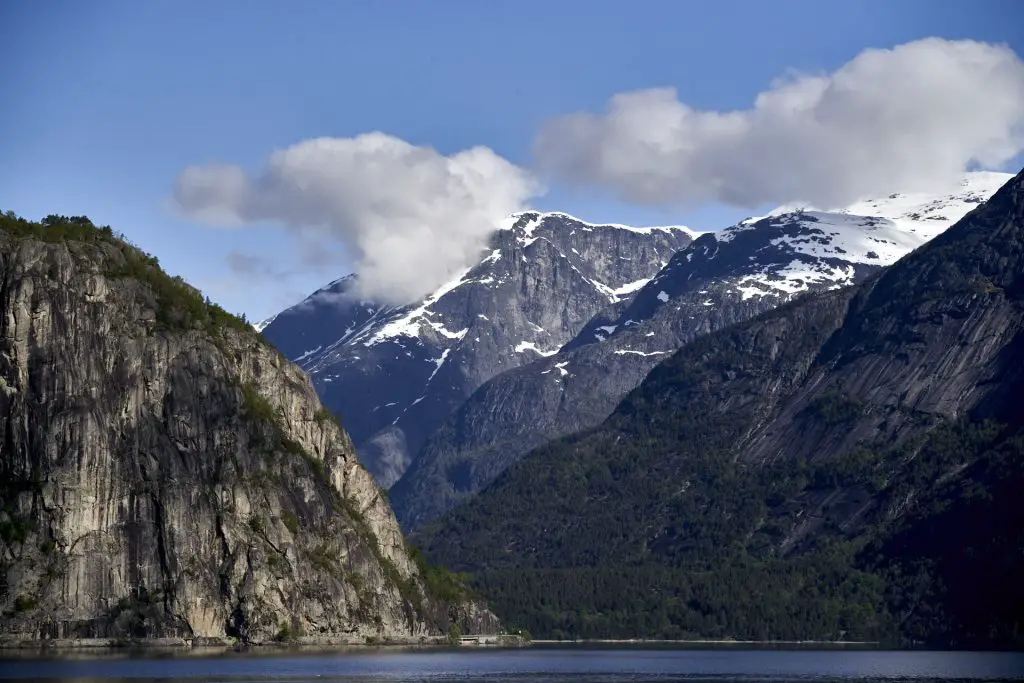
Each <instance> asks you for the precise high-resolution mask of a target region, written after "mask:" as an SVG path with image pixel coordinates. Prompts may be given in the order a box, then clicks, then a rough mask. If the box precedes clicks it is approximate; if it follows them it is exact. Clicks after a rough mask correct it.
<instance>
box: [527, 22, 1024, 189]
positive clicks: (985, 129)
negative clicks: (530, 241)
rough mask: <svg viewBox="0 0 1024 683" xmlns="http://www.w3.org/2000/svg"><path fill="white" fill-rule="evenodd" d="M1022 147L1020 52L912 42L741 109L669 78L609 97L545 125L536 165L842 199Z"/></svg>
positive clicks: (605, 180)
mask: <svg viewBox="0 0 1024 683" xmlns="http://www.w3.org/2000/svg"><path fill="white" fill-rule="evenodd" d="M1022 149H1024V62H1022V61H1021V60H1020V58H1019V57H1018V56H1017V55H1016V54H1014V52H1013V51H1012V50H1010V49H1009V48H1008V47H1005V46H994V45H989V44H985V43H979V42H973V41H955V42H953V41H946V40H940V39H937V38H929V39H925V40H919V41H915V42H912V43H907V44H904V45H900V46H898V47H896V48H894V49H891V50H865V51H864V52H861V53H860V54H859V55H857V56H856V57H855V58H854V59H853V60H851V61H850V62H848V63H846V64H845V65H843V66H842V67H841V68H839V69H838V70H837V71H835V72H834V73H832V74H828V75H817V76H814V75H791V76H789V77H787V78H785V79H782V80H779V81H777V82H775V83H773V84H772V85H771V87H770V89H769V90H767V91H765V92H763V93H761V94H760V95H758V96H757V98H756V100H755V102H754V105H753V107H752V108H750V109H746V110H742V111H729V112H718V111H698V110H695V109H693V108H691V107H689V106H687V105H686V104H685V103H682V102H680V101H679V100H678V99H677V97H676V93H675V91H674V90H673V89H671V88H661V89H651V90H639V91H635V92H627V93H622V94H619V95H616V96H614V97H613V98H612V99H611V100H610V101H609V102H608V105H607V110H606V112H605V113H603V114H592V113H576V114H571V115H568V116H564V117H560V118H558V119H555V120H552V121H550V122H549V123H547V124H546V125H545V126H544V128H543V129H542V130H541V132H540V133H539V135H538V136H537V138H536V141H535V146H534V154H535V156H536V158H537V160H538V162H539V166H540V168H541V169H543V170H544V171H546V172H548V173H549V174H550V175H552V176H553V177H555V178H557V179H561V180H565V181H569V182H573V183H577V184H581V185H591V186H596V187H601V188H606V189H611V190H612V191H614V192H615V193H616V194H617V195H618V196H619V197H620V198H622V199H624V200H626V201H629V202H633V203H638V204H650V205H659V204H662V205H686V204H689V205H695V204H698V203H701V202H706V201H719V202H726V203H729V204H732V205H736V206H740V207H744V208H753V207H757V206H760V205H764V204H769V203H783V202H797V201H799V202H805V203H808V204H811V205H816V206H842V205H845V204H848V203H851V202H853V201H855V200H857V199H860V198H862V197H864V196H868V195H873V194H878V193H881V192H891V191H894V190H895V191H901V192H913V191H918V190H922V191H923V190H934V189H935V188H936V187H937V186H940V185H942V184H943V183H946V182H950V181H951V180H952V179H953V178H954V177H955V176H957V175H958V174H959V173H961V172H962V171H964V170H965V169H966V167H968V166H969V165H973V164H978V165H981V166H983V167H989V168H993V167H998V166H1000V165H1002V164H1005V163H1007V162H1008V161H1010V160H1011V159H1013V157H1014V156H1015V155H1017V154H1018V153H1019V152H1021V150H1022Z"/></svg>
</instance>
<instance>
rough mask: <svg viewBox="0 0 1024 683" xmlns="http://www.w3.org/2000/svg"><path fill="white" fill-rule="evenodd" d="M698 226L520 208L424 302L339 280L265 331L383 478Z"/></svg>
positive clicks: (628, 290) (549, 350) (626, 291)
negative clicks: (393, 300) (363, 297)
mask: <svg viewBox="0 0 1024 683" xmlns="http://www.w3.org/2000/svg"><path fill="white" fill-rule="evenodd" d="M693 235H694V233H692V232H690V231H689V230H687V229H686V228H678V227H669V228H632V227H628V226H621V225H593V224H590V223H585V222H583V221H581V220H579V219H577V218H573V217H572V216H568V215H566V214H560V213H544V214H542V213H536V212H527V213H522V214H517V215H515V216H513V217H512V218H511V219H510V220H509V222H508V224H507V225H506V226H504V227H503V228H502V229H501V230H498V231H497V232H495V233H494V235H493V236H492V237H491V240H490V245H489V247H488V249H487V250H486V252H485V255H484V256H483V258H482V259H481V260H480V261H479V262H478V263H477V264H475V265H474V266H472V267H471V268H468V269H466V270H465V271H464V272H461V273H458V274H457V275H456V276H455V277H454V278H452V280H451V281H450V282H448V283H446V284H445V285H443V286H442V287H440V288H439V289H437V290H436V291H434V292H433V293H431V294H430V295H429V296H427V297H426V298H424V299H423V300H422V301H419V302H416V303H414V304H410V305H408V306H401V307H387V306H381V305H379V304H375V303H372V302H364V301H360V300H358V297H356V296H354V294H353V292H354V289H355V288H354V285H355V284H356V280H355V276H349V277H347V278H342V279H341V280H338V281H336V282H334V283H332V284H331V285H329V286H328V287H326V288H325V289H323V290H320V291H318V292H316V293H314V294H313V295H311V296H310V297H309V298H308V299H307V300H306V301H304V302H302V303H300V304H299V305H297V306H295V307H292V308H290V309H288V310H286V311H284V312H282V313H280V314H279V315H277V316H276V317H275V318H274V319H273V321H272V322H270V323H269V324H268V325H267V326H266V327H265V328H264V329H263V334H264V336H265V337H266V338H267V339H268V340H269V341H271V342H272V343H273V344H274V345H275V346H276V347H277V348H278V349H280V350H281V351H282V352H283V353H284V354H285V355H286V356H287V357H288V358H290V359H292V360H293V361H295V362H296V363H298V364H299V365H300V366H301V367H302V368H303V369H304V370H305V371H306V372H307V373H309V375H310V377H311V378H312V380H313V384H314V386H315V387H316V389H317V391H318V392H319V394H320V397H321V400H323V401H324V403H325V405H327V406H328V407H329V408H330V409H331V410H332V411H334V412H335V413H336V414H338V415H340V416H342V418H343V419H344V421H345V425H346V427H347V428H348V430H349V432H350V433H351V434H352V437H353V439H354V440H355V443H356V449H357V451H358V453H359V457H360V460H361V461H362V462H363V463H364V464H365V465H366V466H367V468H369V470H370V471H371V472H372V473H373V475H374V476H375V477H376V479H377V481H378V483H379V484H380V485H381V486H384V487H388V486H390V485H391V484H392V483H393V482H394V481H395V480H397V478H398V477H399V476H401V474H402V473H403V472H404V471H405V468H406V467H407V466H408V464H409V461H410V460H411V458H412V455H414V454H415V453H416V452H417V451H418V450H419V448H420V446H421V445H422V442H423V440H424V439H425V438H426V437H427V435H428V434H430V433H431V432H432V431H434V429H435V428H436V427H437V426H438V425H439V424H440V423H441V422H442V421H443V420H444V419H445V418H447V417H448V415H449V414H450V413H451V412H452V411H453V410H454V409H455V408H457V407H458V406H459V405H460V404H461V403H462V402H463V401H464V400H465V399H466V398H467V397H468V396H469V395H470V394H471V393H472V392H473V390H475V389H476V388H477V387H479V386H480V385H481V384H483V383H484V382H485V381H487V380H488V379H490V378H491V377H493V376H494V375H496V374H498V373H500V372H502V371H504V370H508V369H511V368H514V367H517V366H519V365H523V364H525V363H529V362H530V361H532V360H535V359H537V358H542V357H544V356H547V355H551V354H554V353H556V352H557V351H558V349H559V348H560V347H561V346H562V345H563V344H565V343H566V342H567V341H569V340H570V339H572V338H573V337H574V336H575V335H576V334H577V333H579V331H580V330H581V329H582V327H583V325H584V324H585V323H586V322H587V321H588V320H590V319H591V318H592V317H593V316H594V314H596V313H597V312H598V311H600V310H602V309H603V308H605V307H607V306H609V305H612V304H615V303H617V302H620V301H621V300H623V299H624V298H626V297H628V296H630V295H631V294H632V293H633V292H635V291H636V290H637V289H639V288H640V287H642V286H643V285H644V284H645V283H646V282H647V281H648V280H650V278H651V277H653V276H654V275H655V274H656V273H657V271H658V269H659V268H661V266H663V265H664V264H665V263H667V262H668V260H669V259H670V258H671V256H672V254H674V253H675V252H676V251H678V250H679V249H681V248H683V247H685V246H686V245H688V244H689V243H690V242H691V240H692V239H693Z"/></svg>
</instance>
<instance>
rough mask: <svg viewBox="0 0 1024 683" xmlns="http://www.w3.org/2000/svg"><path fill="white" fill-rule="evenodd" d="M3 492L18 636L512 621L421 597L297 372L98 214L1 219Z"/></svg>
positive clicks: (0, 592)
mask: <svg viewBox="0 0 1024 683" xmlns="http://www.w3.org/2000/svg"><path fill="white" fill-rule="evenodd" d="M0 504H2V510H0V610H2V612H3V615H4V616H3V619H2V621H0V623H2V631H3V635H4V636H5V637H6V638H7V639H12V638H13V639H19V638H23V639H28V640H38V639H46V638H88V637H102V638H111V637H177V638H186V639H194V638H200V639H201V638H236V639H240V640H242V641H247V642H264V641H270V640H275V639H278V640H291V639H294V638H301V639H304V640H306V641H309V642H318V641H339V640H341V641H354V642H363V641H365V639H367V638H418V637H420V636H430V635H439V634H443V633H446V632H447V628H448V624H449V621H451V620H452V619H456V620H458V619H462V621H463V622H464V623H463V625H462V627H463V629H464V630H471V629H477V628H481V629H485V630H487V629H491V630H493V629H494V628H496V624H495V623H494V619H493V616H492V615H490V614H489V613H488V612H486V610H483V609H481V608H480V607H479V606H472V605H469V604H468V603H460V602H451V603H449V602H445V600H443V599H441V598H439V597H437V596H436V595H433V594H432V593H431V590H430V589H429V588H428V587H426V584H428V583H430V579H433V580H434V584H435V585H436V583H437V581H436V578H437V577H433V576H431V577H428V576H427V574H425V573H424V572H425V571H428V572H429V571H430V570H429V569H424V568H423V567H421V566H419V565H418V564H417V563H416V562H414V561H413V559H412V558H411V556H410V554H409V553H408V552H407V549H406V545H405V542H404V539H403V537H402V535H401V533H400V531H399V529H398V526H397V524H396V522H395V519H394V517H393V515H392V513H391V510H390V508H389V507H388V504H387V502H386V501H385V499H384V497H383V496H382V495H381V493H380V492H379V491H378V489H377V487H376V485H375V484H374V481H373V479H372V477H371V476H370V475H369V474H368V473H367V472H366V470H365V469H363V468H362V467H361V466H360V465H359V464H358V463H357V461H356V458H355V453H354V449H353V447H352V443H351V441H350V439H349V437H348V436H347V434H346V433H345V432H344V431H343V430H342V429H341V428H340V427H339V426H338V424H337V423H336V422H335V420H334V419H333V417H332V416H331V415H330V414H329V413H328V412H327V411H326V410H324V408H323V407H322V406H321V404H320V402H319V401H318V400H317V397H316V393H315V392H314V390H313V387H312V386H311V385H310V383H309V381H308V379H307V378H306V377H305V376H304V375H303V373H302V371H301V370H300V369H299V368H298V367H296V366H295V365H293V364H292V363H290V362H288V361H287V360H285V359H284V358H283V357H282V356H281V355H280V354H279V353H278V352H276V351H275V350H273V349H272V348H271V347H270V346H269V345H268V344H266V343H265V342H264V341H262V340H261V339H260V338H259V337H258V335H257V334H256V333H255V332H254V331H253V330H251V329H250V328H249V327H248V326H247V325H246V324H244V323H243V322H242V321H239V320H237V319H235V318H233V317H232V316H229V315H227V314H225V313H224V312H223V311H221V310H220V309H218V308H216V307H215V306H210V305H208V302H204V301H203V300H202V298H201V297H200V296H199V295H198V293H197V292H195V291H194V290H192V289H191V288H190V287H188V286H187V285H185V284H184V283H183V282H181V281H180V280H175V279H171V278H169V277H167V276H166V275H164V274H163V273H162V272H160V271H159V269H158V267H157V266H156V264H155V260H154V259H151V258H149V257H146V256H145V255H144V254H142V253H141V252H139V251H138V250H136V249H134V248H132V247H129V246H127V245H125V244H124V243H123V242H121V241H119V240H117V239H116V238H114V237H113V236H112V235H111V234H110V232H109V229H106V230H101V229H97V228H95V227H93V226H92V225H91V224H89V223H88V222H87V221H86V220H84V219H73V220H67V219H49V220H48V221H46V225H39V224H31V223H28V222H26V221H22V220H20V219H16V218H14V217H13V216H11V215H7V216H5V217H3V224H2V225H0ZM470 614H473V615H475V617H474V619H475V623H465V622H467V618H468V616H469V615H470Z"/></svg>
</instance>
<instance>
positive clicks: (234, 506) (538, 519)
mask: <svg viewBox="0 0 1024 683" xmlns="http://www.w3.org/2000/svg"><path fill="white" fill-rule="evenodd" d="M897 189H898V188H894V193H893V194H890V195H887V196H884V197H879V198H875V199H865V200H863V201H861V202H858V203H857V204H854V205H852V206H849V207H842V208H831V209H827V210H826V209H819V208H815V207H788V206H784V207H780V208H778V209H777V210H775V211H772V212H771V213H770V214H769V215H766V216H757V217H751V218H748V219H746V220H743V221H741V222H739V223H738V224H736V225H734V226H731V227H726V228H721V226H697V228H690V227H682V226H665V227H633V226H623V225H601V224H595V223H589V222H586V221H584V220H582V219H579V218H575V217H572V216H569V215H566V214H562V213H540V212H533V211H527V212H523V213H520V214H516V215H513V216H511V217H509V218H508V220H507V221H506V223H505V224H504V225H503V226H501V227H500V229H498V230H496V231H494V232H493V234H492V235H491V237H490V241H489V243H488V245H487V247H486V249H484V250H483V251H482V252H481V253H480V258H479V260H478V261H477V262H476V263H475V264H472V265H471V266H470V267H468V268H466V269H465V270H464V271H461V272H458V273H455V274H454V277H453V278H452V279H451V280H450V281H449V282H447V283H446V284H445V285H443V286H442V287H440V288H439V289H437V290H435V291H434V292H432V293H430V294H429V295H427V296H426V297H424V298H423V299H422V300H420V301H415V302H411V303H409V304H408V305H405V306H397V307H396V306H388V305H384V304H381V303H379V302H373V301H364V300H360V298H359V297H358V296H356V295H355V294H354V292H356V291H358V288H357V287H355V286H354V285H355V284H356V280H355V278H356V276H354V275H346V276H344V277H341V278H340V279H338V280H336V281H334V282H332V283H331V284H330V285H328V286H326V287H325V288H323V289H321V290H319V291H317V292H315V293H313V294H312V295H310V296H309V297H308V298H307V299H305V300H304V301H302V302H300V303H298V304H297V305H295V306H293V307H291V308H288V309H287V310H285V311H282V312H281V313H279V314H277V315H276V316H274V317H273V318H272V319H270V320H267V321H263V322H261V323H259V324H258V325H255V326H253V325H250V324H249V323H248V322H247V321H244V320H242V319H239V318H237V317H235V316H233V315H230V314H228V313H226V312H225V311H224V310H223V309H221V308H220V307H219V306H217V305H216V304H213V303H212V302H210V301H209V300H208V299H206V298H205V297H203V295H202V294H201V293H200V292H198V291H197V290H195V289H194V288H192V287H191V286H189V285H188V284H187V283H185V282H184V281H183V280H182V279H180V278H175V277H172V276H169V275H167V274H166V273H164V272H163V270H161V268H160V266H159V263H158V261H157V260H156V259H155V258H154V257H152V256H150V255H148V254H146V253H144V252H143V251H141V250H140V249H138V248H136V247H135V246H133V245H132V244H130V243H128V242H127V241H126V240H125V239H124V238H123V236H121V235H119V234H117V233H115V232H114V231H113V230H111V229H110V228H109V227H103V226H97V225H94V224H93V223H92V222H91V221H90V220H88V219H87V218H84V217H64V216H48V217H46V218H45V219H43V220H41V221H38V222H34V221H29V220H25V219H23V218H19V217H18V216H16V215H14V214H13V213H11V212H7V213H5V214H3V215H2V218H0V247H2V248H0V484H2V488H0V503H2V506H0V611H2V615H3V618H2V622H0V624H2V628H0V644H4V645H12V644H13V645H17V644H24V643H35V644H38V643H39V642H40V641H55V642H56V641H59V642H82V641H102V642H116V641H118V640H125V639H129V640H130V639H137V640H145V639H155V638H162V639H168V640H171V641H174V642H190V643H199V642H211V643H249V644H260V643H274V642H277V643H306V644H340V643H347V644H353V643H360V644H362V643H377V642H401V643H427V642H438V643H442V642H446V641H448V640H449V639H454V638H456V637H457V636H458V635H459V634H464V633H477V634H496V633H500V632H517V631H525V632H529V633H532V635H533V636H535V637H545V638H633V637H652V638H672V639H695V638H723V639H728V638H732V639H750V640H860V641H871V642H878V643H884V644H888V645H904V646H906V645H915V644H921V643H925V644H929V645H932V646H939V647H964V648H966V647H1008V648H1020V647H1022V646H1024V635H1022V634H1024V588H1022V584H1021V582H1020V581H1019V577H1020V575H1021V572H1022V571H1024V563H1022V562H1024V505H1022V503H1021V499H1020V495H1019V492H1020V490H1021V487H1022V486H1024V433H1022V431H1021V430H1022V428H1024V413H1022V412H1021V407H1020V406H1021V403H1020V400H1019V398H1020V396H1021V395H1022V393H1021V392H1022V389H1024V172H1022V173H1021V174H1018V175H1017V176H1011V175H1008V174H999V173H981V172H978V173H968V174H966V175H965V176H964V177H963V178H962V180H961V182H960V184H959V186H958V187H957V188H956V189H955V190H954V191H952V192H949V193H946V192H942V193H937V194H917V195H906V194H900V193H898V192H896V191H895V190H897ZM698 228H699V229H698Z"/></svg>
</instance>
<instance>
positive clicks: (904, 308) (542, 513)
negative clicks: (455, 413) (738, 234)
mask: <svg viewBox="0 0 1024 683" xmlns="http://www.w3.org/2000/svg"><path fill="white" fill-rule="evenodd" d="M1022 389H1024V172H1021V174H1019V175H1018V176H1016V177H1014V178H1013V179H1011V180H1010V181H1009V182H1008V183H1007V184H1006V185H1005V186H1004V187H1002V188H1001V189H1000V190H999V191H998V192H996V193H995V194H994V195H993V196H992V197H991V199H990V200H989V201H988V202H986V203H984V204H982V205H980V206H979V207H978V208H976V209H975V210H974V211H972V212H970V213H969V214H967V216H965V217H964V218H963V219H962V220H961V221H959V222H958V223H957V224H956V225H955V226H954V227H952V228H950V229H949V230H947V231H946V232H944V233H942V234H941V235H939V236H937V237H935V238H934V239H933V240H931V241H930V242H929V243H927V244H926V245H924V246H922V247H921V248H919V249H917V250H915V251H914V252H912V253H911V254H909V255H907V256H905V257H904V258H902V259H900V260H899V261H898V262H897V263H896V264H895V265H893V266H891V267H890V268H888V269H886V270H884V271H882V272H881V273H879V274H877V275H875V276H872V277H871V278H869V279H868V280H867V281H866V282H864V283H863V284H861V285H859V286H855V287H848V288H843V289H839V290H835V291H827V292H822V293H816V294H808V295H805V296H804V297H802V298H800V299H798V300H796V301H794V302H791V303H788V304H784V305H783V306H781V307H779V308H776V309H775V310H773V311H770V312H768V313H764V314H761V315H760V316H757V317H756V318H753V319H751V320H749V321H746V322H742V323H738V324H735V325H731V326H728V327H725V328H723V329H721V330H718V331H716V332H713V333H711V334H708V335H705V336H702V337H699V338H697V339H695V340H694V341H692V342H690V343H688V344H687V345H685V346H684V347H683V348H682V349H680V350H679V351H678V352H676V353H675V354H673V355H672V356H671V357H670V358H668V359H667V360H665V361H663V362H662V363H660V364H659V365H658V366H657V367H656V368H655V369H654V370H653V371H652V372H651V373H650V374H649V375H648V376H647V378H646V379H645V380H644V381H643V383H642V384H641V385H640V386H639V387H638V388H637V389H635V390H634V391H632V392H631V393H630V394H629V395H628V396H627V397H626V398H625V399H624V400H623V401H622V402H621V403H620V404H619V406H618V407H617V408H616V410H615V411H614V413H613V414H612V415H611V416H610V417H609V418H608V419H607V420H606V421H604V422H603V423H602V424H601V425H599V426H597V427H595V428H591V429H589V430H584V431H582V432H580V433H578V434H575V435H572V436H569V437H565V438H563V439H560V440H557V441H555V442H552V443H550V444H548V445H546V446H543V447H541V448H539V449H536V450H534V451H532V452H531V453H530V454H529V455H528V456H527V457H525V458H524V459H522V460H520V461H519V462H517V463H516V464H514V465H512V466H511V467H510V468H508V469H507V470H506V471H505V472H504V473H503V474H502V475H500V476H499V477H498V478H497V479H496V480H495V481H494V482H493V483H492V484H491V485H490V486H489V487H487V488H486V489H485V490H484V491H482V492H481V493H480V494H479V495H477V496H476V497H475V498H473V499H471V500H469V501H467V502H466V503H465V504H463V505H462V506H460V507H458V508H456V509H454V510H452V511H451V512H450V513H448V514H447V515H446V516H445V517H444V518H443V519H442V520H441V521H440V522H439V523H437V524H436V525H435V526H434V527H433V528H428V529H427V530H426V531H425V532H424V535H423V540H424V541H425V542H426V543H427V547H428V548H429V555H430V556H431V557H432V558H434V559H437V560H442V561H444V562H445V563H447V564H448V566H450V567H453V568H458V569H460V570H471V571H474V572H476V582H477V585H478V586H479V587H480V588H481V590H483V591H484V593H485V594H486V595H487V596H488V597H489V598H491V599H492V600H493V602H492V604H494V605H495V607H496V609H497V611H498V613H499V614H501V615H502V616H503V617H506V618H508V619H510V620H512V621H513V622H514V623H517V624H520V625H523V626H526V627H527V628H529V629H530V630H531V631H532V632H533V633H534V634H545V635H550V634H554V635H562V634H568V635H589V636H595V635H599V634H600V635H608V636H619V635H620V634H624V633H630V634H631V635H632V636H634V637H635V636H638V635H641V634H644V635H652V634H658V635H662V636H670V637H684V636H692V635H702V636H707V637H735V638H745V637H751V638H780V639H851V640H857V639H865V640H883V641H887V642H888V641H894V640H898V639H900V638H901V639H902V642H904V643H908V642H913V641H916V642H921V641H924V642H927V643H930V644H933V645H941V646H957V647H993V646H1003V647H1021V646H1022V645H1024V642H1022V640H1021V634H1022V633H1024V623H1022V619H1024V589H1022V587H1021V584H1020V582H1019V576H1020V573H1021V571H1024V564H1022V558H1024V526H1022V525H1021V524H1020V520H1021V519H1024V504H1022V503H1021V499H1020V496H1019V490H1020V489H1019V487H1020V486H1021V485H1022V484H1024V411H1022V408H1021V403H1020V401H1019V397H1020V395H1021V391H1022Z"/></svg>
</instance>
